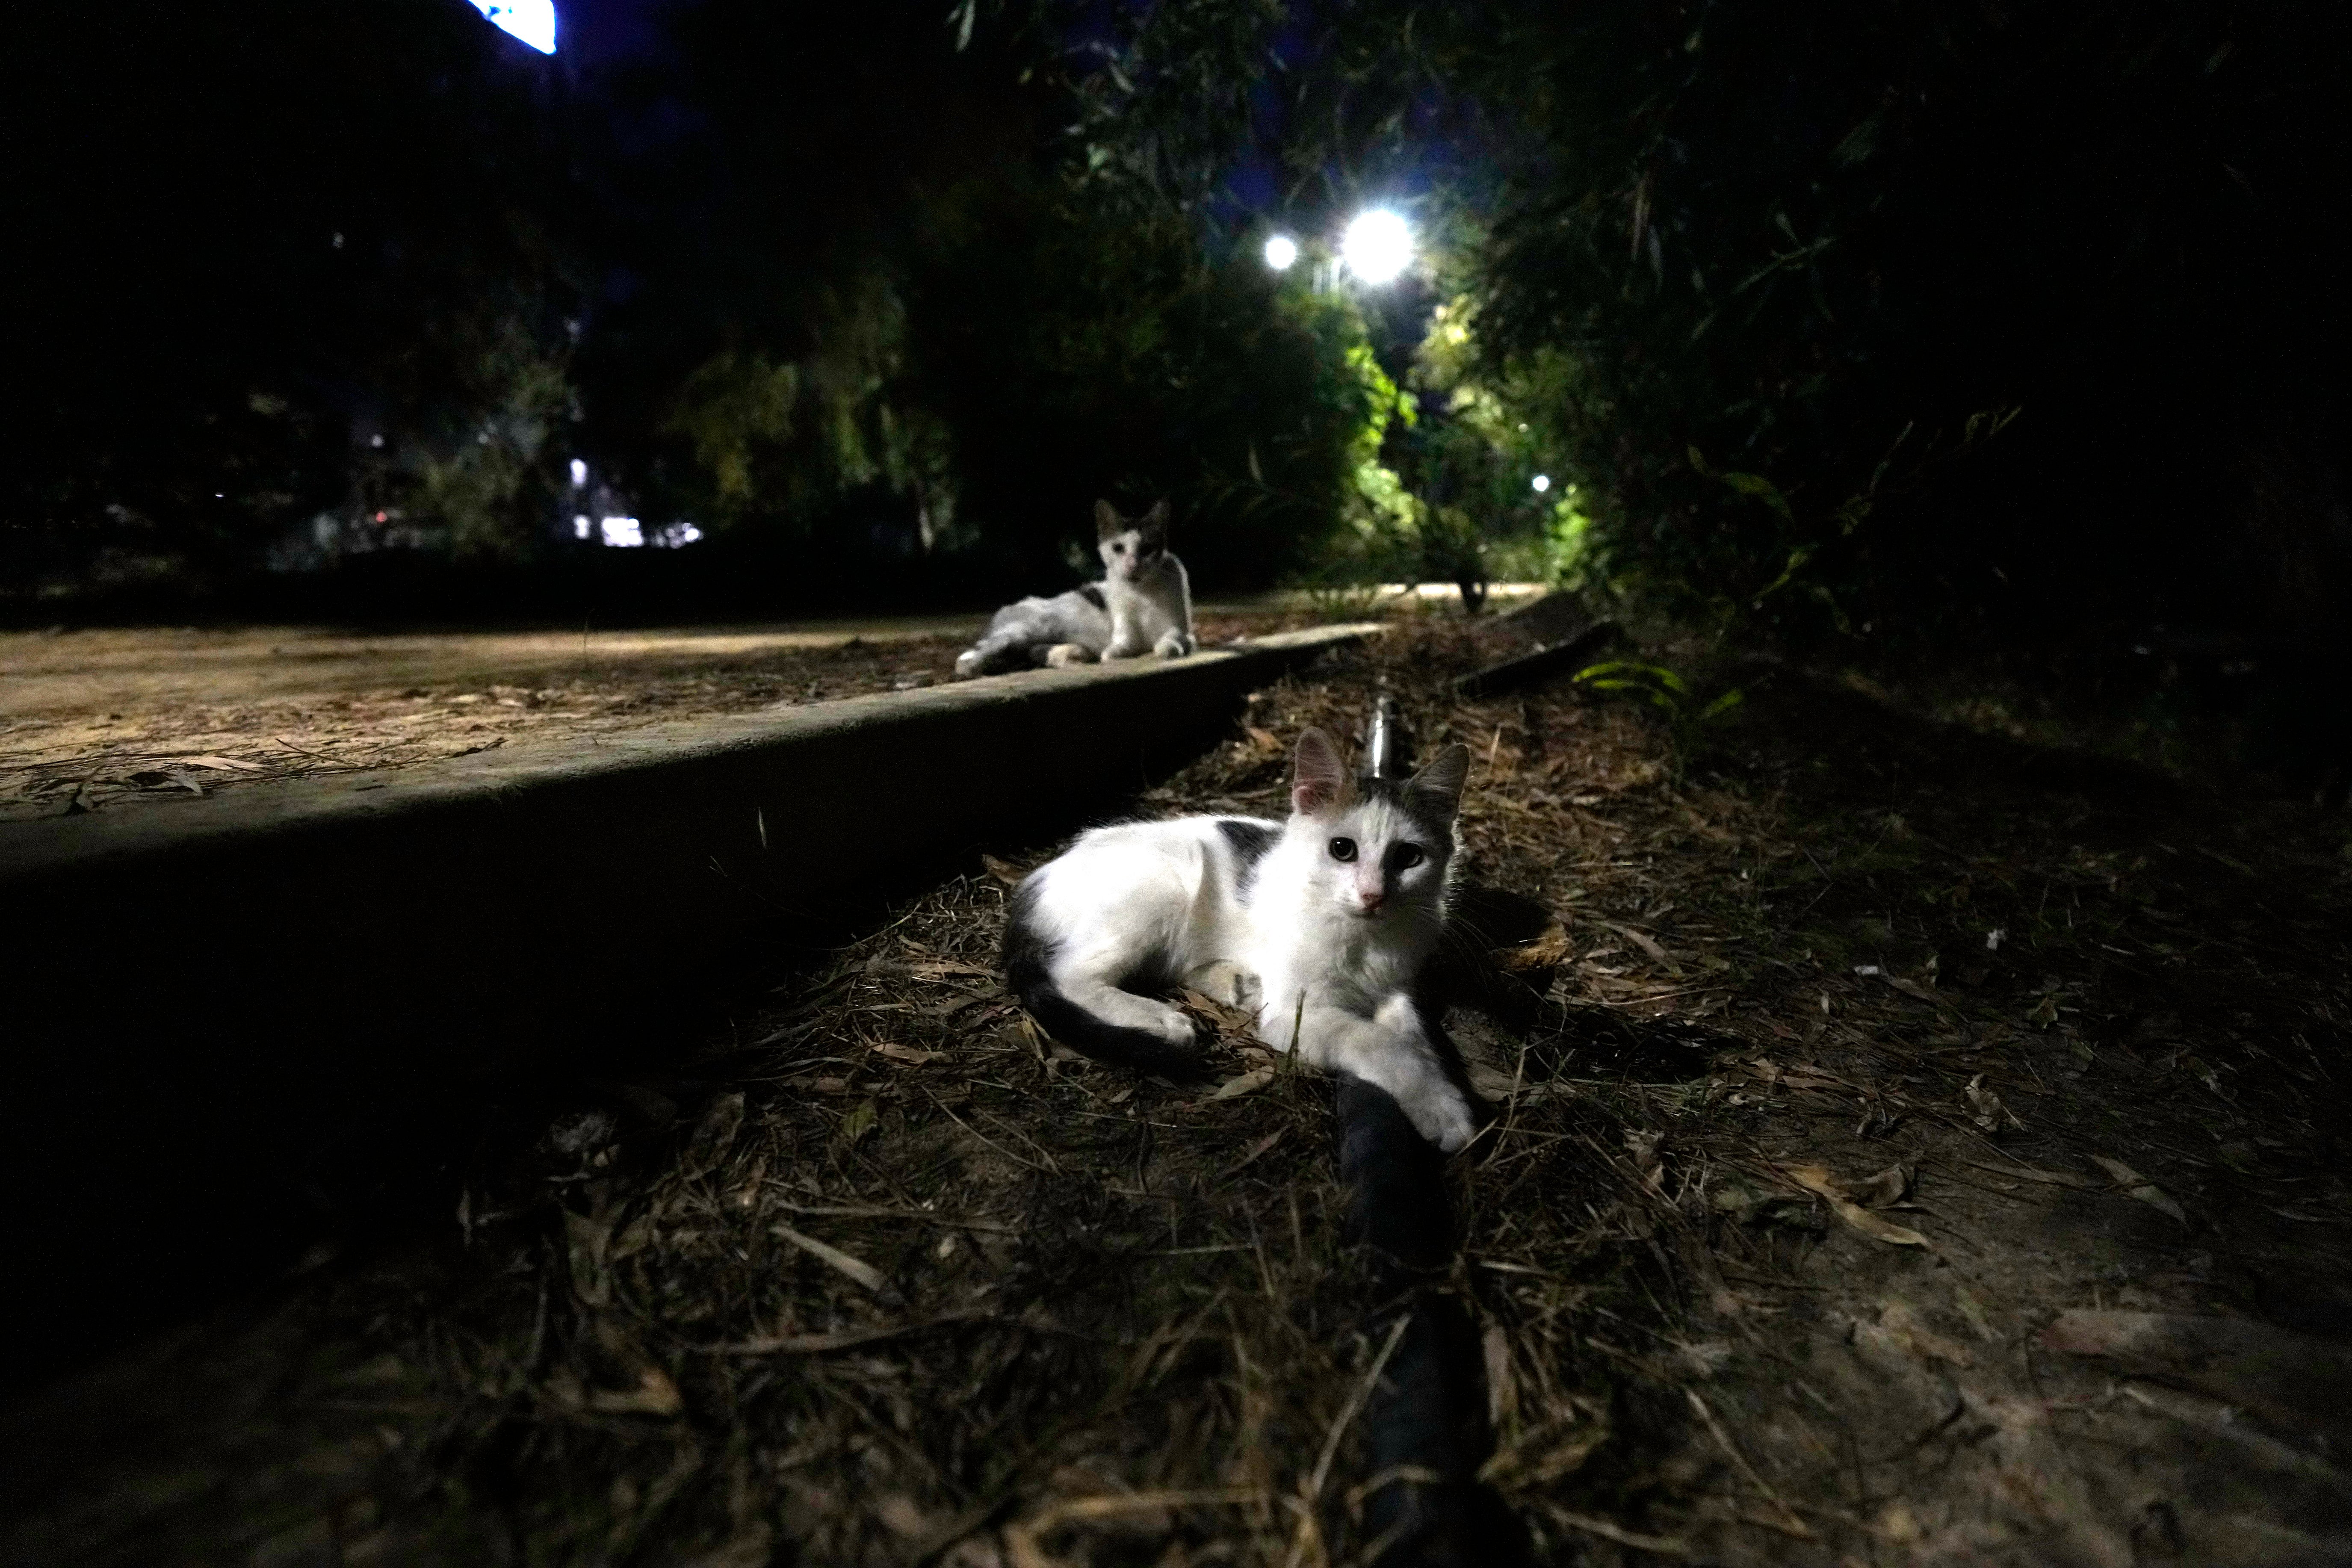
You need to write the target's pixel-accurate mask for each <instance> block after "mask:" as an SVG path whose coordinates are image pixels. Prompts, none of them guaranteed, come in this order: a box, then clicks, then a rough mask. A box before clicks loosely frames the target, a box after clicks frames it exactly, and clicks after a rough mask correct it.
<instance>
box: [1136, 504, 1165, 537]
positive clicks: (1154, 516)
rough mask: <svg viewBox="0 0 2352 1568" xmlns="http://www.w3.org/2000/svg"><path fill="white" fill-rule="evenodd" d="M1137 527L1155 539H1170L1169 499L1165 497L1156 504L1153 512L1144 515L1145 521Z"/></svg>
mask: <svg viewBox="0 0 2352 1568" xmlns="http://www.w3.org/2000/svg"><path fill="white" fill-rule="evenodd" d="M1135 526H1136V527H1138V528H1139V529H1141V530H1143V531H1144V532H1146V533H1148V534H1150V536H1151V537H1152V538H1154V539H1166V538H1167V537H1168V500H1167V498H1166V497H1164V496H1163V497H1161V498H1160V500H1158V501H1157V502H1155V503H1154V504H1153V506H1152V508H1151V510H1150V511H1147V512H1145V513H1144V514H1143V520H1142V521H1139V522H1138V523H1137V524H1136V525H1135Z"/></svg>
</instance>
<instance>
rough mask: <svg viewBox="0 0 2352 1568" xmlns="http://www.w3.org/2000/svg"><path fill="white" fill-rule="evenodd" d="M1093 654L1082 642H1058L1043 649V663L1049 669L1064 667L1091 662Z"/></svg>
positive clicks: (1093, 657) (1093, 659) (1093, 658)
mask: <svg viewBox="0 0 2352 1568" xmlns="http://www.w3.org/2000/svg"><path fill="white" fill-rule="evenodd" d="M1094 661H1095V656H1094V654H1093V653H1092V652H1090V651H1089V650H1088V649H1087V645H1086V644H1084V643H1082V642H1060V643H1055V645H1054V646H1053V647H1049V648H1047V649H1046V650H1045V664H1046V667H1047V668H1051V669H1066V668H1069V667H1070V666H1071V665H1074V664H1092V663H1093V662H1094Z"/></svg>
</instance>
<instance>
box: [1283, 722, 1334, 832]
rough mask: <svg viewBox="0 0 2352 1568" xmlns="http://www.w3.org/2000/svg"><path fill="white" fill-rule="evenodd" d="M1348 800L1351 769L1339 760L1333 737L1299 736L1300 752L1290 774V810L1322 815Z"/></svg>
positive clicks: (1312, 733)
mask: <svg viewBox="0 0 2352 1568" xmlns="http://www.w3.org/2000/svg"><path fill="white" fill-rule="evenodd" d="M1347 798H1348V770H1347V768H1346V767H1345V766H1343V765H1342V764H1341V763H1340V761H1339V749H1338V748H1337V747H1335V746H1333V745H1332V744H1331V737H1330V736H1328V735H1326V734H1325V733H1324V732H1323V731H1320V730H1308V731H1305V732H1304V733H1302V734H1301V735H1300V736H1299V737H1298V752H1297V758H1296V760H1295V761H1294V763H1292V767H1291V773H1290V808H1291V810H1293V811H1296V812H1297V813H1299V814H1300V815H1301V816H1321V815H1322V814H1323V813H1324V812H1327V811H1328V810H1330V809H1331V808H1332V807H1333V806H1335V805H1340V804H1341V803H1342V802H1344V801H1345V800H1346V799H1347Z"/></svg>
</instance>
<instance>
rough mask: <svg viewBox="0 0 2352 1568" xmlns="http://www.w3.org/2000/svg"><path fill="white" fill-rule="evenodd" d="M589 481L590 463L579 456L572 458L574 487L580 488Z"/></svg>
mask: <svg viewBox="0 0 2352 1568" xmlns="http://www.w3.org/2000/svg"><path fill="white" fill-rule="evenodd" d="M587 482H588V465H587V464H586V463H584V462H583V461H581V460H580V459H579V458H572V489H575V490H576V489H579V488H580V487H581V486H583V485H584V484H586V483H587Z"/></svg>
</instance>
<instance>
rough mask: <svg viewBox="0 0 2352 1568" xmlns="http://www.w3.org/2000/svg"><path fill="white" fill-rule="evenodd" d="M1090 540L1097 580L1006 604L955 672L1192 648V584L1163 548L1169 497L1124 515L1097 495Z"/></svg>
mask: <svg viewBox="0 0 2352 1568" xmlns="http://www.w3.org/2000/svg"><path fill="white" fill-rule="evenodd" d="M1095 539H1096V545H1095V548H1096V550H1097V552H1098V553H1099V554H1100V555H1101V556H1102V562H1103V577H1102V581H1101V582H1099V583H1088V584H1084V585H1083V586H1080V587H1077V588H1073V589H1071V590H1070V591H1069V592H1068V593H1066V594H1057V595H1055V596H1054V597H1052V598H1050V599H1049V598H1042V597H1037V596H1034V595H1033V596H1031V597H1029V598H1026V599H1023V600H1021V601H1020V602H1019V603H1017V604H1012V605H1005V606H1004V607H1003V609H1001V610H999V611H997V612H996V614H995V615H994V616H991V617H990V619H989V623H988V630H987V631H985V632H983V633H982V634H981V638H980V640H979V641H978V642H976V643H974V644H972V646H971V647H969V648H966V649H965V650H964V651H963V652H962V653H961V654H959V655H957V656H956V665H955V668H956V674H958V675H960V676H972V675H993V674H995V673H996V672H998V671H999V670H1005V669H1016V668H1023V667H1024V666H1027V665H1033V664H1044V665H1053V666H1055V667H1059V666H1062V665H1069V664H1087V663H1091V662H1093V661H1094V660H1096V659H1098V658H1135V657H1137V656H1138V655H1139V654H1144V653H1156V654H1158V655H1159V656H1160V658H1183V657H1184V656H1185V655H1186V654H1189V653H1191V652H1192V647H1193V641H1192V581H1191V579H1190V578H1188V577H1187V576H1186V575H1185V574H1184V563H1182V562H1181V561H1179V560H1177V559H1176V557H1175V556H1174V555H1173V554H1171V552H1169V549H1168V503H1167V502H1166V501H1164V500H1163V501H1161V502H1160V504H1158V505H1157V506H1155V507H1153V508H1152V509H1151V510H1150V511H1148V512H1146V513H1144V514H1143V515H1142V516H1141V517H1139V518H1136V519H1133V520H1129V519H1127V518H1123V517H1121V516H1120V515H1119V514H1118V509H1117V508H1116V507H1114V506H1112V505H1111V504H1110V502H1108V501H1107V500H1098V501H1097V502H1095Z"/></svg>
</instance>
